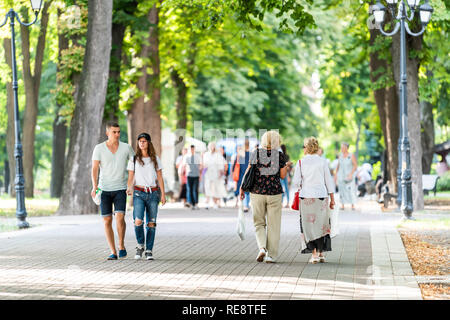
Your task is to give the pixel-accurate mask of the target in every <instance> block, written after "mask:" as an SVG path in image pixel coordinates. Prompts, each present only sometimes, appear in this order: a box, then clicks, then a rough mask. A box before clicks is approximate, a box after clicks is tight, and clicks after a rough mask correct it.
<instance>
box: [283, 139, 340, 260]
mask: <svg viewBox="0 0 450 320" xmlns="http://www.w3.org/2000/svg"><path fill="white" fill-rule="evenodd" d="M303 150H304V156H303V158H302V159H301V160H300V161H299V162H297V164H296V166H295V172H294V177H293V179H292V187H293V188H294V190H295V191H297V190H298V191H299V197H300V206H299V211H300V234H301V236H300V238H301V252H302V253H306V254H307V253H312V256H311V259H310V262H311V263H317V262H319V261H320V262H325V257H324V255H323V252H325V251H331V238H330V234H331V223H330V218H331V212H330V210H329V209H334V205H335V202H334V183H333V178H332V176H331V174H330V170H329V169H328V163H327V161H326V160H325V159H324V158H322V157H321V156H319V155H318V154H317V152H318V150H319V142H318V141H317V139H316V138H315V137H309V138H306V139H305V140H304V145H303ZM328 197H329V198H330V200H328Z"/></svg>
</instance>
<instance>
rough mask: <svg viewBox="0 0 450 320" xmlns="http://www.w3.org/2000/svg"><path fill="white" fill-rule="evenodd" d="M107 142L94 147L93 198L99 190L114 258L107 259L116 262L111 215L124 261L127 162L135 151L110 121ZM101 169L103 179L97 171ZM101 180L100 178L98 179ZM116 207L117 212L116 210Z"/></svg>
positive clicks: (102, 212)
mask: <svg viewBox="0 0 450 320" xmlns="http://www.w3.org/2000/svg"><path fill="white" fill-rule="evenodd" d="M106 135H107V136H108V140H106V141H105V142H102V143H99V144H98V145H96V146H95V148H94V152H93V154H92V172H91V177H92V192H91V195H92V197H95V193H96V191H97V188H100V189H101V191H102V194H101V203H100V209H101V215H102V217H103V221H104V225H105V234H106V239H107V241H108V245H109V248H110V249H111V255H110V256H109V257H108V260H117V251H116V247H115V243H114V231H113V229H112V216H113V214H115V215H116V224H117V233H118V235H119V258H125V257H126V256H127V251H126V249H125V243H124V241H125V230H126V224H125V212H126V202H127V194H126V190H127V179H128V172H127V163H128V160H129V159H130V158H132V157H133V156H134V151H133V148H131V146H130V145H129V144H127V143H123V142H121V141H119V138H120V127H119V125H118V124H117V123H114V122H110V123H108V124H107V125H106ZM99 169H100V178H99V177H98V172H99ZM98 178H99V179H98ZM113 205H114V211H113Z"/></svg>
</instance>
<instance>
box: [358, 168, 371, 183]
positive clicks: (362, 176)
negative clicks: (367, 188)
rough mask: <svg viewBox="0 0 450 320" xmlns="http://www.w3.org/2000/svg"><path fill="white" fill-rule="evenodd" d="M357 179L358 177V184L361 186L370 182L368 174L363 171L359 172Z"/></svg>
mask: <svg viewBox="0 0 450 320" xmlns="http://www.w3.org/2000/svg"><path fill="white" fill-rule="evenodd" d="M357 177H358V184H363V183H366V182H367V181H371V180H372V177H371V176H370V173H369V172H367V171H366V170H364V169H363V170H361V171H360V172H358V174H357Z"/></svg>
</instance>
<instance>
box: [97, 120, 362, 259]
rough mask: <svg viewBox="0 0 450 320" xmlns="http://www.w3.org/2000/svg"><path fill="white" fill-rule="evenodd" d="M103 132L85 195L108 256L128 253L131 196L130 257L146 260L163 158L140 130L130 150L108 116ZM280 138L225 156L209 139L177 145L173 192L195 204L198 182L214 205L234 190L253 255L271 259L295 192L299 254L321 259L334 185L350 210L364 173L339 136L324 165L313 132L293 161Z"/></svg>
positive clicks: (160, 197)
mask: <svg viewBox="0 0 450 320" xmlns="http://www.w3.org/2000/svg"><path fill="white" fill-rule="evenodd" d="M106 135H107V137H108V139H107V140H106V141H105V142H103V143H100V144H98V145H97V146H96V147H95V149H94V151H93V156H92V172H91V178H92V186H93V188H92V192H91V195H92V197H93V198H96V197H99V198H100V211H101V215H102V217H103V221H104V228H105V234H106V239H107V242H108V245H109V247H110V250H111V254H110V255H109V256H108V258H107V259H108V260H117V259H118V258H124V257H126V256H127V250H126V249H125V244H124V238H125V231H126V224H125V219H124V216H125V214H126V202H127V201H126V199H127V195H130V196H132V197H133V221H134V231H135V237H136V243H137V246H136V254H135V259H141V258H142V257H143V256H145V258H146V259H147V260H153V259H154V256H153V247H154V243H155V235H156V226H157V222H156V221H157V216H158V207H159V204H160V203H161V204H162V205H164V204H165V203H166V192H165V185H164V179H163V175H162V169H163V166H162V163H161V159H160V158H159V156H158V155H157V154H156V152H155V149H154V147H153V144H152V141H151V136H150V135H149V134H148V133H145V132H143V133H141V134H139V135H138V137H137V140H136V149H135V150H133V148H132V147H131V146H129V145H128V144H126V143H123V142H121V141H119V137H120V127H119V125H118V124H117V123H108V125H107V127H106ZM281 142H282V138H281V136H280V135H279V134H278V132H277V131H274V130H271V131H267V132H266V133H265V134H264V135H263V136H262V137H261V141H260V145H256V147H254V148H253V149H251V148H250V142H249V140H248V139H245V141H244V144H243V145H242V146H237V148H236V154H235V156H233V157H232V158H231V159H228V157H227V155H226V154H225V150H224V148H223V147H222V146H220V147H218V146H217V145H216V143H215V142H210V143H209V144H208V149H207V151H206V152H205V153H203V154H200V153H197V152H196V147H195V145H190V147H189V148H183V150H182V152H181V154H180V155H179V157H178V158H177V159H176V163H175V166H176V168H177V174H178V178H179V181H180V191H179V197H178V198H179V199H180V200H181V201H183V203H184V206H186V207H189V208H191V209H192V210H198V209H199V206H198V203H199V186H200V183H201V182H202V184H203V190H204V192H203V193H204V196H205V202H204V205H205V208H206V209H219V208H220V207H221V206H222V203H224V204H226V202H227V200H230V199H229V194H230V193H232V195H233V196H234V197H235V198H236V202H235V207H237V206H239V205H241V206H242V209H243V211H244V212H249V211H250V210H251V213H252V217H253V225H254V230H255V236H256V243H257V246H258V252H257V256H256V260H257V261H258V262H262V261H265V262H267V263H273V262H276V260H277V258H278V252H279V250H278V248H279V242H280V230H281V214H282V208H283V207H285V208H286V207H289V206H290V204H291V202H292V201H290V200H292V195H293V194H294V193H295V196H294V197H295V198H294V199H293V200H294V201H298V203H299V208H298V210H299V237H300V239H301V253H303V254H311V259H310V262H311V263H317V262H325V256H324V252H327V251H331V211H332V210H334V207H335V197H334V194H335V192H336V187H337V189H338V190H339V195H340V203H341V208H342V209H344V205H345V204H350V205H351V208H352V209H354V208H355V202H356V199H355V197H356V196H355V195H356V192H355V189H356V183H355V177H356V176H357V177H358V181H362V180H364V179H367V177H365V176H364V172H362V171H360V170H358V173H357V163H356V158H355V156H354V155H352V154H351V153H349V150H348V149H349V145H348V144H347V143H342V145H341V153H340V154H339V156H338V157H337V163H336V165H335V168H331V170H330V166H329V161H328V160H327V159H326V158H325V157H324V156H323V149H322V148H320V147H319V141H318V140H317V139H316V138H315V137H309V138H306V139H304V143H303V157H302V158H301V159H300V160H298V161H297V162H296V163H295V164H293V163H292V162H291V161H290V157H289V155H288V154H287V149H286V146H285V145H284V144H282V143H281ZM332 166H333V165H332ZM366 169H367V168H366ZM99 172H100V174H98V173H99ZM332 173H333V174H332ZM333 176H334V179H333ZM230 182H231V184H230ZM230 185H231V190H230V188H229V186H230ZM99 195H100V196H99ZM297 195H298V197H297ZM113 216H115V217H116V225H117V232H118V237H119V244H118V249H119V250H118V252H117V250H116V245H115V240H114V232H113V229H112V218H113ZM144 221H145V232H144Z"/></svg>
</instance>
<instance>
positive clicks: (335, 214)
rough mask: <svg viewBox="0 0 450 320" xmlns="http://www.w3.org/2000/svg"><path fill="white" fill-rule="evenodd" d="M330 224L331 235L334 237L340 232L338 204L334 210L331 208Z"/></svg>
mask: <svg viewBox="0 0 450 320" xmlns="http://www.w3.org/2000/svg"><path fill="white" fill-rule="evenodd" d="M330 211H331V212H330V224H331V233H330V237H331V238H334V237H335V236H337V235H338V234H339V221H338V220H339V219H338V218H339V208H338V206H337V205H335V206H334V209H333V210H330Z"/></svg>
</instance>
